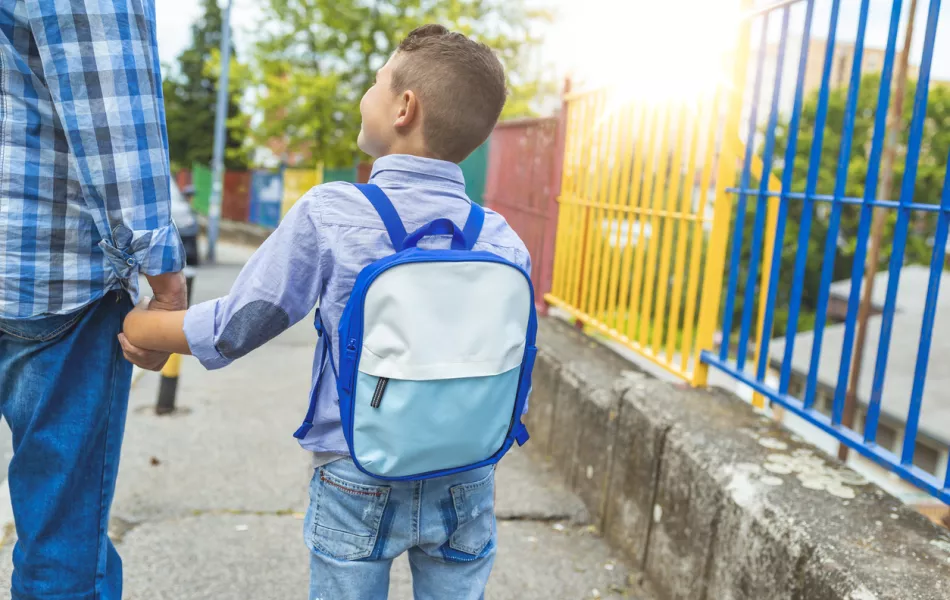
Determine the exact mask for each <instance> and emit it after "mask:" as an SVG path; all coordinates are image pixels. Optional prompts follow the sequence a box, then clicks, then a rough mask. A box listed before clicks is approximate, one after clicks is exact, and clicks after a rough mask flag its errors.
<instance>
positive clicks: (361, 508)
mask: <svg viewBox="0 0 950 600" xmlns="http://www.w3.org/2000/svg"><path fill="white" fill-rule="evenodd" d="M314 486H315V488H316V489H315V490H314V491H315V494H314V496H313V498H314V500H313V502H314V509H313V525H312V531H311V536H310V537H311V539H310V542H311V545H312V547H313V549H314V550H316V551H318V552H321V553H323V554H326V555H328V556H330V557H332V558H336V559H338V560H360V559H363V558H366V557H368V556H369V555H370V554H372V553H373V548H374V547H375V546H376V538H377V537H378V536H379V525H380V522H381V521H382V518H383V512H384V511H385V510H386V504H387V503H388V502H389V492H390V488H389V487H388V486H376V485H366V484H362V483H353V482H350V481H346V480H344V479H341V478H339V477H337V476H335V475H332V474H331V473H330V472H328V471H327V470H326V469H322V468H321V469H318V473H317V477H316V478H315V479H314Z"/></svg>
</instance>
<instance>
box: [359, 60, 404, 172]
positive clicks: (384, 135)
mask: <svg viewBox="0 0 950 600" xmlns="http://www.w3.org/2000/svg"><path fill="white" fill-rule="evenodd" d="M396 60H398V59H397V57H396V56H395V55H393V56H392V57H391V58H390V59H389V61H388V62H387V63H386V64H385V65H383V67H382V68H381V69H380V70H379V71H377V72H376V83H374V84H373V87H371V88H369V89H368V90H367V91H366V94H364V95H363V99H362V100H360V116H361V117H362V119H363V122H362V124H361V125H360V134H359V137H358V138H357V140H356V144H357V146H359V148H360V150H362V151H363V152H365V153H366V154H369V155H370V156H372V157H373V158H379V157H380V156H384V155H386V154H387V153H388V152H389V148H391V147H392V143H393V140H394V139H395V137H396V131H395V121H396V119H397V118H398V116H399V103H398V100H399V94H397V93H395V92H393V89H392V70H393V63H394V62H395V61H396Z"/></svg>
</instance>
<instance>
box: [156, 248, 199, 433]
mask: <svg viewBox="0 0 950 600" xmlns="http://www.w3.org/2000/svg"><path fill="white" fill-rule="evenodd" d="M194 280H195V271H194V269H192V268H190V267H185V281H186V282H187V285H188V306H191V288H192V285H191V284H192V282H194ZM179 371H181V355H180V354H172V355H171V356H170V357H169V358H168V362H167V363H165V366H164V367H162V381H161V384H160V385H159V388H158V403H157V404H156V405H155V414H157V415H167V414H171V413H173V412H175V396H176V395H177V394H178V373H179Z"/></svg>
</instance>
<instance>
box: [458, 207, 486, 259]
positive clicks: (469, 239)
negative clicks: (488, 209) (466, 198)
mask: <svg viewBox="0 0 950 600" xmlns="http://www.w3.org/2000/svg"><path fill="white" fill-rule="evenodd" d="M484 224H485V210H484V209H482V207H481V206H479V205H477V204H475V203H474V202H472V209H471V210H470V211H469V213H468V221H466V222H465V228H464V229H463V230H462V235H463V236H464V237H465V249H466V250H471V249H472V248H474V247H475V242H477V241H478V236H480V235H481V234H482V225H484Z"/></svg>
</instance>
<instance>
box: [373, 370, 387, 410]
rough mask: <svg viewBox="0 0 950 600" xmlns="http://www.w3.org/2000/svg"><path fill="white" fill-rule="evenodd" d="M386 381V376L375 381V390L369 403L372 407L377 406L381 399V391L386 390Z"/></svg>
mask: <svg viewBox="0 0 950 600" xmlns="http://www.w3.org/2000/svg"><path fill="white" fill-rule="evenodd" d="M388 383H389V378H388V377H380V378H379V381H377V382H376V391H375V392H373V401H372V402H371V403H370V406H372V407H373V408H379V405H380V403H382V401H383V393H385V392H386V384H388Z"/></svg>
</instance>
